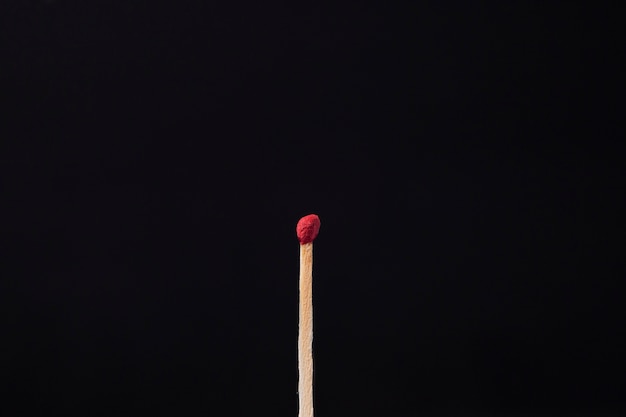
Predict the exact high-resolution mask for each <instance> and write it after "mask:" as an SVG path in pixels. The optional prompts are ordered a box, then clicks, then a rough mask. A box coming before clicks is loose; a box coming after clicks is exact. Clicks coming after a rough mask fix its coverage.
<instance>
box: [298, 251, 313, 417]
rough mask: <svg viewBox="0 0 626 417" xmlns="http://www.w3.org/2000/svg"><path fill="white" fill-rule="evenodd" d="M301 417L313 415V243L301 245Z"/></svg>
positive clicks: (299, 334)
mask: <svg viewBox="0 0 626 417" xmlns="http://www.w3.org/2000/svg"><path fill="white" fill-rule="evenodd" d="M299 318H300V325H299V328H298V397H299V401H300V410H299V413H298V416H299V417H313V243H312V242H311V243H305V244H301V245H300V315H299Z"/></svg>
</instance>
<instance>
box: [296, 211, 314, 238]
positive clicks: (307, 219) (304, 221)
mask: <svg viewBox="0 0 626 417" xmlns="http://www.w3.org/2000/svg"><path fill="white" fill-rule="evenodd" d="M319 231H320V218H319V217H317V215H316V214H309V215H308V216H304V217H303V218H301V219H300V220H299V221H298V225H297V226H296V233H297V234H298V240H299V241H300V244H301V245H304V244H305V243H310V242H313V240H315V238H316V237H317V233H318V232H319Z"/></svg>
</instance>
